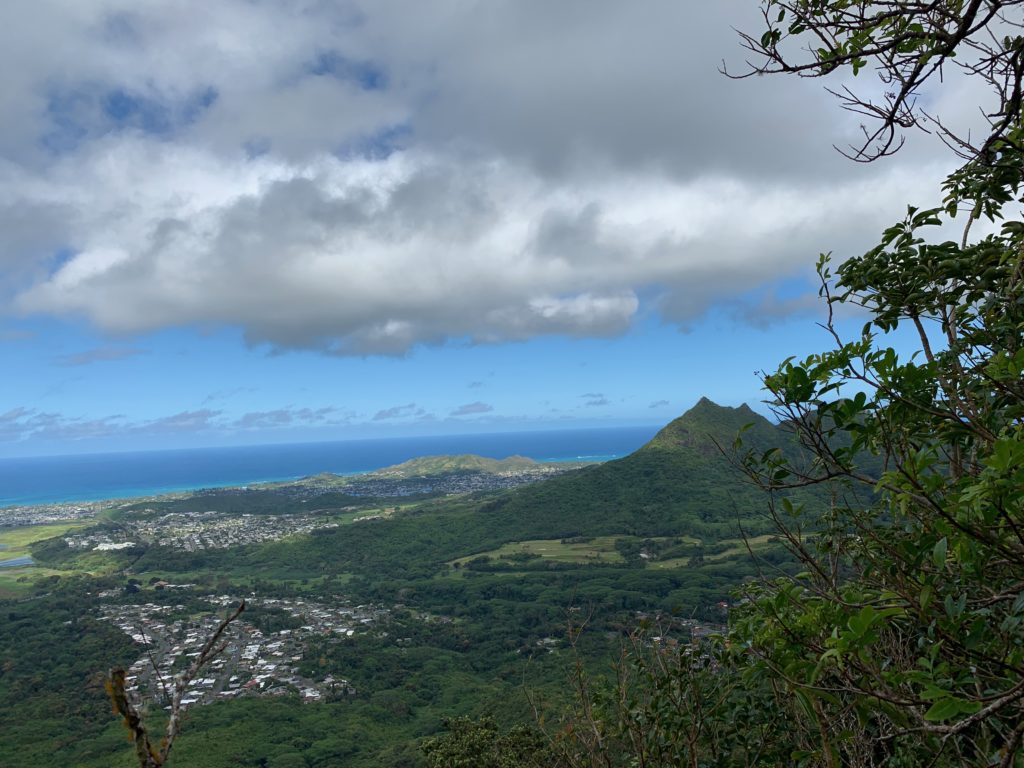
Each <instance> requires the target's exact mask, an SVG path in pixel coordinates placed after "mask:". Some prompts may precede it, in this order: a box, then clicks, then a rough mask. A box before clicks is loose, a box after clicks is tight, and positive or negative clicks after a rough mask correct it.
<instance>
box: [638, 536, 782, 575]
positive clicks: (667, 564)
mask: <svg viewBox="0 0 1024 768" xmlns="http://www.w3.org/2000/svg"><path fill="white" fill-rule="evenodd" d="M772 538H774V535H773V534H765V535H764V536H751V537H750V538H748V539H747V540H746V541H745V542H744V540H743V539H726V540H724V541H722V542H720V543H722V544H728V545H729V547H728V549H724V550H722V551H721V552H715V553H714V554H708V555H704V561H705V562H713V561H715V560H725V559H727V558H730V557H735V556H736V555H746V554H747V546H748V545H749V546H750V548H751V549H753V550H757V549H760V548H762V547H765V546H766V545H767V544H768V543H769V541H770V540H771V539H772ZM689 563H690V558H689V557H674V558H671V559H668V560H654V561H652V562H650V563H648V565H647V567H648V568H654V569H656V570H667V569H669V568H684V567H686V566H687V565H689Z"/></svg>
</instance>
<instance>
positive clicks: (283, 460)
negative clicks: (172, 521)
mask: <svg viewBox="0 0 1024 768" xmlns="http://www.w3.org/2000/svg"><path fill="white" fill-rule="evenodd" d="M657 429H658V428H657V427H654V426H650V427H615V428H607V429H574V430H558V431H537V432H505V433H499V434H478V435H443V436H437V437H408V438H389V439H377V440H346V441H338V442H325V443H296V444H291V445H254V446H236V447H230V448H197V449H190V450H174V451H140V452H136V453H105V454H86V455H76V456H34V457H30V458H15V459H0V507H5V506H12V505H24V504H55V503H59V502H70V501H97V500H100V499H119V498H131V497H133V496H150V495H153V494H158V493H170V492H173V491H185V490H194V489H197V488H215V487H224V486H235V485H248V484H251V483H258V482H269V481H276V480H292V479H296V478H300V477H307V476H309V475H315V474H318V473H320V472H334V473H336V474H354V473H357V472H370V471H373V470H375V469H380V468H382V467H387V466H390V465H392V464H399V463H401V462H403V461H408V460H409V459H415V458H417V457H420V456H437V455H444V454H459V453H473V454H477V455H480V456H488V457H491V458H495V459H503V458H505V457H507V456H513V455H519V456H529V457H530V458H532V459H536V460H537V461H608V460H610V459H615V458H619V457H621V456H625V455H626V454H629V453H632V452H633V451H635V450H636V449H637V448H639V447H640V446H642V445H643V444H644V443H646V442H647V441H648V440H650V439H651V438H652V437H653V436H654V434H655V432H657Z"/></svg>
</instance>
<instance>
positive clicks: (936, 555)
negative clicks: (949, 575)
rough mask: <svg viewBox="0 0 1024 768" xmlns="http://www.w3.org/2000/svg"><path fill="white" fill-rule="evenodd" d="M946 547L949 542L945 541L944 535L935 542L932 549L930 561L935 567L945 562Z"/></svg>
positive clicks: (947, 547) (939, 566)
mask: <svg viewBox="0 0 1024 768" xmlns="http://www.w3.org/2000/svg"><path fill="white" fill-rule="evenodd" d="M948 549H949V542H948V541H946V537H945V536H943V537H942V538H941V539H939V540H938V541H937V542H935V548H934V549H932V562H933V563H934V564H935V567H936V568H941V567H942V566H944V565H945V564H946V551H947V550H948Z"/></svg>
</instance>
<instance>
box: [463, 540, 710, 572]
mask: <svg viewBox="0 0 1024 768" xmlns="http://www.w3.org/2000/svg"><path fill="white" fill-rule="evenodd" d="M668 540H672V541H682V542H685V543H688V544H700V540H699V539H695V538H693V537H692V536H667V537H645V538H643V539H640V538H638V537H636V536H625V535H623V536H595V537H593V538H587V539H582V540H580V539H533V540H529V541H513V542H510V543H508V544H505V545H504V546H501V547H498V548H497V549H492V550H490V551H488V552H478V553H476V554H473V555H467V556H465V557H460V558H457V559H456V560H452V561H450V563H449V564H450V565H453V566H454V565H455V564H456V563H458V564H459V566H462V565H465V564H466V563H467V562H469V561H470V560H473V559H474V558H477V557H482V556H487V557H490V558H491V559H492V560H501V559H509V558H510V557H513V556H515V555H521V554H528V555H536V556H538V557H541V558H544V559H545V560H551V561H553V562H557V563H574V564H586V563H621V562H623V558H622V555H621V554H620V553H619V552H618V550H617V549H616V547H615V543H616V542H617V541H630V542H633V541H658V542H661V541H668Z"/></svg>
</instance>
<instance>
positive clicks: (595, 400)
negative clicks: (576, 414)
mask: <svg viewBox="0 0 1024 768" xmlns="http://www.w3.org/2000/svg"><path fill="white" fill-rule="evenodd" d="M580 399H581V400H584V401H585V402H584V403H583V404H584V405H585V406H587V407H588V408H602V407H604V406H606V405H610V404H611V400H609V399H608V398H607V397H605V396H604V394H603V393H601V392H587V393H586V394H583V395H580Z"/></svg>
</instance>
